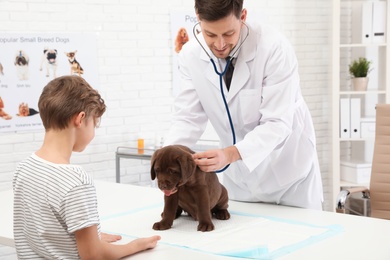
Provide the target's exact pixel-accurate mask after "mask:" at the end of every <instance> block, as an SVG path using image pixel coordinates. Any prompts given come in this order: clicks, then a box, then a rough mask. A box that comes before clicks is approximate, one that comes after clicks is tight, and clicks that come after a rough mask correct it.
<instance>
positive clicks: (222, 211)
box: [215, 209, 230, 220]
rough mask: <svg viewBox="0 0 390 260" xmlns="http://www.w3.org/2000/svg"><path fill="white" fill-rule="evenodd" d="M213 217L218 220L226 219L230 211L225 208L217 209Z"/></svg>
mask: <svg viewBox="0 0 390 260" xmlns="http://www.w3.org/2000/svg"><path fill="white" fill-rule="evenodd" d="M215 218H216V219H220V220H227V219H229V218H230V213H229V211H227V209H219V210H217V211H215Z"/></svg>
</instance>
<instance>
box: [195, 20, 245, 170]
mask: <svg viewBox="0 0 390 260" xmlns="http://www.w3.org/2000/svg"><path fill="white" fill-rule="evenodd" d="M242 23H243V24H244V25H245V27H246V28H247V30H246V35H245V38H244V39H243V40H242V41H241V43H240V45H238V47H237V48H236V49H235V50H234V52H233V53H232V54H231V55H229V56H230V59H229V60H228V61H227V62H226V66H225V69H224V70H223V71H222V72H219V71H218V69H217V65H216V64H215V61H214V59H213V58H212V57H211V55H210V54H209V53H208V51H207V50H206V49H205V48H204V47H203V45H202V43H201V42H200V41H199V39H198V36H197V34H198V33H197V32H196V27H197V26H198V25H199V24H200V22H198V23H196V24H195V25H194V27H193V28H192V33H193V34H194V37H195V39H196V40H197V41H198V43H199V45H200V47H202V49H203V50H204V52H205V53H206V54H207V56H209V58H210V61H211V63H212V64H213V67H214V71H215V73H216V74H217V75H218V76H219V87H220V90H221V95H222V100H223V103H224V105H225V109H226V113H227V116H228V119H229V124H230V129H231V130H232V137H233V145H235V144H236V133H235V130H234V126H233V120H232V117H231V115H230V110H229V106H228V104H227V101H226V97H225V93H224V91H223V76H224V75H225V74H226V71H227V69H228V68H229V65H230V63H231V62H232V60H233V58H234V55H235V54H236V53H237V52H238V51H239V50H240V49H241V46H242V45H243V44H244V42H245V41H246V39H247V38H248V36H249V27H248V25H246V23H244V22H242ZM229 166H230V164H228V165H226V166H225V167H224V168H222V169H220V170H217V171H215V172H217V173H219V172H223V171H225V170H226V169H227V168H228V167H229Z"/></svg>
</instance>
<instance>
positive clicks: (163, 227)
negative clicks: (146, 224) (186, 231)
mask: <svg viewBox="0 0 390 260" xmlns="http://www.w3.org/2000/svg"><path fill="white" fill-rule="evenodd" d="M171 226H172V225H169V224H167V223H164V222H162V221H160V222H156V223H154V224H153V229H154V230H167V229H170V228H171Z"/></svg>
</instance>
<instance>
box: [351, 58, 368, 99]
mask: <svg viewBox="0 0 390 260" xmlns="http://www.w3.org/2000/svg"><path fill="white" fill-rule="evenodd" d="M370 66H371V61H368V60H367V59H366V58H363V57H359V58H358V59H356V60H353V61H352V62H351V64H349V73H350V74H351V76H352V85H353V89H354V90H357V91H365V90H367V85H368V77H367V75H368V73H369V72H370V71H371V69H370Z"/></svg>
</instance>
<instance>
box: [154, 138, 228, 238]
mask: <svg viewBox="0 0 390 260" xmlns="http://www.w3.org/2000/svg"><path fill="white" fill-rule="evenodd" d="M193 153H194V152H193V151H191V150H190V149H189V148H188V147H186V146H182V145H171V146H166V147H163V148H161V149H158V150H157V151H156V152H155V153H154V154H153V156H152V162H151V170H150V172H151V177H152V180H154V179H155V178H157V183H158V187H159V189H160V190H162V191H163V192H164V195H165V196H164V211H163V213H162V214H161V216H162V220H161V221H160V222H156V223H154V225H153V229H155V230H166V229H169V228H171V227H172V224H173V220H174V219H175V218H178V217H179V216H180V215H181V213H182V211H183V210H184V211H185V212H187V213H188V214H189V215H190V216H191V217H192V218H193V219H195V220H197V221H199V224H198V231H211V230H214V224H213V222H212V221H211V218H212V215H215V217H216V218H217V219H222V220H226V219H229V218H230V214H229V212H228V210H227V208H228V200H229V199H228V193H227V190H226V188H225V187H224V186H223V185H222V184H221V183H220V182H219V180H218V177H217V174H216V173H215V172H203V171H202V170H201V169H199V167H197V165H196V164H195V161H194V160H193V159H192V156H191V154H193Z"/></svg>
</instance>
